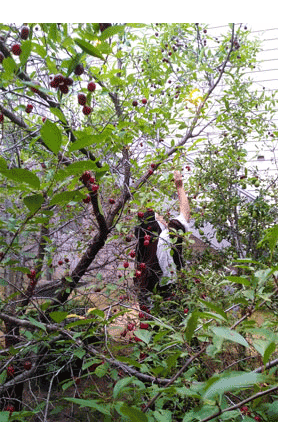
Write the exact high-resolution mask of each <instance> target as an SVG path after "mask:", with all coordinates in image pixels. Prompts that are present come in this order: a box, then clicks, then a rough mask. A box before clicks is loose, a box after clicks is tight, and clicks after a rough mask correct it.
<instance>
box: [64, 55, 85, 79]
mask: <svg viewBox="0 0 302 446" xmlns="http://www.w3.org/2000/svg"><path fill="white" fill-rule="evenodd" d="M83 54H84V51H83V52H82V53H77V54H76V55H75V56H74V57H73V58H72V59H71V60H70V63H69V66H68V69H67V74H66V77H68V76H70V75H71V73H73V71H74V69H75V67H76V66H77V65H78V64H79V63H80V61H81V59H82V56H83Z"/></svg>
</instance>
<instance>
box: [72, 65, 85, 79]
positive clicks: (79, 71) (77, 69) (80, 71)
mask: <svg viewBox="0 0 302 446" xmlns="http://www.w3.org/2000/svg"><path fill="white" fill-rule="evenodd" d="M83 73H84V66H83V64H81V63H79V64H78V65H77V66H76V67H75V69H74V74H76V75H77V76H81V74H83Z"/></svg>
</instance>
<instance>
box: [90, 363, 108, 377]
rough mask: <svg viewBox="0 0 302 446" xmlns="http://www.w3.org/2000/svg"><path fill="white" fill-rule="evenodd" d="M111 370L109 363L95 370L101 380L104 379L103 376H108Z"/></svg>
mask: <svg viewBox="0 0 302 446" xmlns="http://www.w3.org/2000/svg"><path fill="white" fill-rule="evenodd" d="M108 369H109V364H108V362H105V364H102V365H99V366H98V367H97V368H96V369H95V372H94V373H95V374H96V376H98V377H99V378H102V377H103V376H105V375H106V373H107V372H108Z"/></svg>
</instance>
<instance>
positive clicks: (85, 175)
mask: <svg viewBox="0 0 302 446" xmlns="http://www.w3.org/2000/svg"><path fill="white" fill-rule="evenodd" d="M90 178H91V173H90V172H89V171H88V170H86V172H84V173H83V175H82V176H81V178H80V180H82V181H83V183H85V184H86V183H87V181H90Z"/></svg>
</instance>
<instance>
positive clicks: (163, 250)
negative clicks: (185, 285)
mask: <svg viewBox="0 0 302 446" xmlns="http://www.w3.org/2000/svg"><path fill="white" fill-rule="evenodd" d="M175 219H176V220H178V221H179V222H180V223H181V224H183V225H184V227H185V231H186V232H188V231H189V224H188V222H187V220H186V219H185V217H184V216H183V214H179V215H178V216H177V217H175ZM157 222H158V224H159V226H160V228H161V230H162V232H161V233H160V235H159V238H158V244H157V251H156V255H157V259H158V263H159V266H160V268H161V270H162V272H163V275H162V277H161V279H160V281H159V285H160V286H161V285H168V284H169V283H173V282H175V281H176V271H177V269H176V265H175V262H174V260H173V257H172V255H171V249H172V244H171V240H170V235H169V229H168V228H166V227H165V225H164V224H163V223H161V222H160V221H158V220H157ZM164 278H169V279H168V280H167V279H164Z"/></svg>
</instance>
